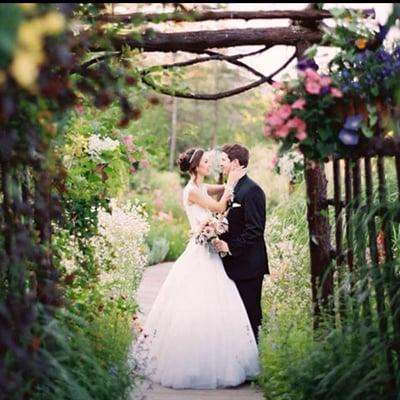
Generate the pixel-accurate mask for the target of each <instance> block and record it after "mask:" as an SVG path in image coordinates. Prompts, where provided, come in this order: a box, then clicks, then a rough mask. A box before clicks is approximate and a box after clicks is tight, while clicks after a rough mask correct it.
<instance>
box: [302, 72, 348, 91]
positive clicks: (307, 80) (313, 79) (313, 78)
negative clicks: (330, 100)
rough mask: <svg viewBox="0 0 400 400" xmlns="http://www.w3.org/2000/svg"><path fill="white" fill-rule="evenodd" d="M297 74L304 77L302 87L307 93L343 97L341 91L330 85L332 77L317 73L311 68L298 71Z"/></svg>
mask: <svg viewBox="0 0 400 400" xmlns="http://www.w3.org/2000/svg"><path fill="white" fill-rule="evenodd" d="M298 74H299V76H302V77H303V78H304V88H305V89H306V91H307V93H309V94H330V95H331V96H332V97H343V93H342V92H341V91H340V90H339V89H337V88H334V87H331V85H332V79H331V78H330V77H329V76H322V75H319V74H318V72H316V71H315V70H314V69H312V68H307V69H306V70H305V71H299V72H298Z"/></svg>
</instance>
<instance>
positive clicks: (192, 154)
mask: <svg viewBox="0 0 400 400" xmlns="http://www.w3.org/2000/svg"><path fill="white" fill-rule="evenodd" d="M203 154H204V150H203V149H201V148H193V149H189V150H186V151H185V152H184V153H182V154H181V155H180V156H179V158H178V165H179V168H180V169H181V171H182V172H189V173H190V174H191V175H196V167H198V165H199V164H200V160H201V157H203Z"/></svg>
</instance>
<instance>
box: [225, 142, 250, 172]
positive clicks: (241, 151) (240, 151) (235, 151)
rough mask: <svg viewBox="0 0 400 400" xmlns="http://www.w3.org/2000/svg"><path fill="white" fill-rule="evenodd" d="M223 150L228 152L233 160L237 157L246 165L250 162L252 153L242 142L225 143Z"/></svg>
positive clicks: (241, 163)
mask: <svg viewBox="0 0 400 400" xmlns="http://www.w3.org/2000/svg"><path fill="white" fill-rule="evenodd" d="M221 150H222V151H223V152H224V153H226V154H227V156H228V158H229V159H230V160H231V161H233V160H236V159H237V160H238V161H239V164H240V165H243V166H244V167H247V165H248V164H249V157H250V153H249V150H248V148H247V147H245V146H242V145H241V144H224V145H223V146H222V149H221Z"/></svg>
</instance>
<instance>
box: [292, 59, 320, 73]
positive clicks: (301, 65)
mask: <svg viewBox="0 0 400 400" xmlns="http://www.w3.org/2000/svg"><path fill="white" fill-rule="evenodd" d="M307 68H311V69H313V70H315V71H318V68H319V67H318V64H317V63H316V62H315V61H314V60H310V59H303V60H300V61H299V62H298V63H297V69H299V70H300V71H305V70H306V69H307Z"/></svg>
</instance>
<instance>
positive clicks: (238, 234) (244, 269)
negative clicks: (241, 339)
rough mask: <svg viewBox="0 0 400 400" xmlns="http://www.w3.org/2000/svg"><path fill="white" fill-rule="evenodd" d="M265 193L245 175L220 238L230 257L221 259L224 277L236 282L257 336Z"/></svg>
mask: <svg viewBox="0 0 400 400" xmlns="http://www.w3.org/2000/svg"><path fill="white" fill-rule="evenodd" d="M265 212H266V207H265V194H264V192H263V190H262V189H261V188H260V186H258V185H257V184H256V183H255V182H254V181H253V180H251V179H250V178H249V177H248V176H247V175H245V176H243V177H242V178H241V179H240V180H239V182H238V183H237V184H236V187H235V189H234V198H233V203H232V205H231V206H230V208H229V211H228V216H227V218H228V223H229V227H228V232H226V233H224V234H223V235H221V239H222V240H224V241H225V242H227V243H228V247H229V251H230V253H231V255H227V256H226V257H224V258H223V259H222V261H223V264H224V267H225V270H226V273H227V275H228V276H229V277H230V278H231V279H232V280H233V281H234V282H235V284H236V286H237V288H238V290H239V293H240V295H241V297H242V300H243V303H244V305H245V307H246V310H247V313H248V315H249V319H250V322H251V325H252V328H253V332H254V334H255V336H256V337H257V330H258V326H259V325H260V324H261V289H262V282H263V277H264V275H265V274H269V269H268V257H267V250H266V245H265V240H264V229H265Z"/></svg>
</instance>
